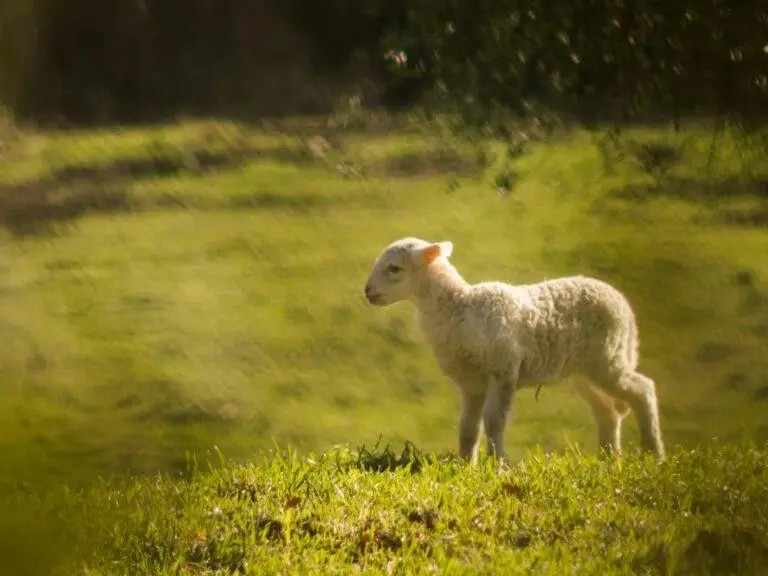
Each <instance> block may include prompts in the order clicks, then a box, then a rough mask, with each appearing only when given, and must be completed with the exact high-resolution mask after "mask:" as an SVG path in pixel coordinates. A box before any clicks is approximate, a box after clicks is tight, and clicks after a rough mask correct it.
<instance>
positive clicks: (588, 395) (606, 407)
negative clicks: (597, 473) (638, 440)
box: [573, 379, 629, 458]
mask: <svg viewBox="0 0 768 576" xmlns="http://www.w3.org/2000/svg"><path fill="white" fill-rule="evenodd" d="M573 387H574V388H575V389H576V390H577V392H578V393H579V394H580V395H581V397H582V398H583V399H584V400H585V401H586V402H587V404H589V407H590V408H591V409H592V416H593V417H594V419H595V423H596V424H597V444H598V450H599V456H600V458H605V457H609V456H611V455H616V456H618V455H620V454H621V421H622V419H623V418H624V416H625V415H626V414H627V413H628V409H629V407H628V406H626V405H623V403H622V402H621V401H617V400H614V399H613V398H611V397H609V396H607V395H606V394H605V393H603V392H601V391H600V390H599V389H598V388H597V387H595V386H594V385H592V384H591V383H590V382H588V381H587V380H583V379H578V380H575V381H574V382H573Z"/></svg>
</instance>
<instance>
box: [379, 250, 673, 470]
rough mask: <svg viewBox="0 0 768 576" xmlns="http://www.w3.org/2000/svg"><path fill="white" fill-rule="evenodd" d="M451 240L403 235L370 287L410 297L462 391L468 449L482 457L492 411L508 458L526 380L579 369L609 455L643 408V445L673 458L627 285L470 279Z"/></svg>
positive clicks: (495, 446)
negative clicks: (643, 368)
mask: <svg viewBox="0 0 768 576" xmlns="http://www.w3.org/2000/svg"><path fill="white" fill-rule="evenodd" d="M452 251H453V244H452V243H451V242H438V243H429V242H426V241H424V240H420V239H418V238H403V239H401V240H398V241H396V242H393V243H392V244H390V245H389V246H388V247H387V248H386V249H385V250H384V251H383V252H382V254H381V255H380V256H379V258H378V259H377V260H376V262H375V264H374V266H373V270H372V272H371V275H370V277H369V279H368V282H367V283H366V286H365V296H366V298H367V299H368V301H369V302H370V303H371V304H373V305H375V306H390V305H392V304H394V303H396V302H399V301H401V300H410V301H411V302H413V303H414V304H415V306H416V319H417V322H418V324H419V327H420V328H421V331H422V332H423V334H424V336H425V338H426V340H427V342H428V343H429V344H430V345H431V346H432V349H433V351H434V354H435V357H436V358H437V361H438V363H439V365H440V368H441V369H442V370H443V372H444V373H445V374H446V375H447V376H449V377H450V378H451V379H452V380H453V381H454V382H455V383H456V385H457V386H458V388H459V391H460V393H461V397H462V412H461V419H460V423H459V455H460V456H461V457H462V458H464V459H465V460H469V461H472V462H475V461H476V457H477V444H478V438H479V434H480V421H481V419H482V421H483V423H484V426H485V432H486V435H487V440H488V447H487V452H488V454H489V455H490V456H496V457H498V458H500V459H506V454H505V451H504V430H505V427H506V423H507V420H508V418H509V413H510V411H511V408H512V405H513V401H514V397H515V393H516V391H517V390H518V389H521V388H529V387H533V386H537V385H541V384H542V383H545V382H554V381H557V380H560V379H563V378H566V377H576V378H574V380H573V384H574V387H575V388H576V390H577V391H578V392H579V393H580V394H581V396H582V397H583V398H584V399H585V400H586V401H587V402H588V403H589V405H590V406H591V408H592V414H593V415H594V418H595V421H596V422H597V429H598V442H599V447H600V449H601V454H602V455H603V456H605V455H610V454H612V453H613V454H619V453H620V451H621V421H622V419H623V418H624V417H625V416H626V415H627V414H628V413H629V412H630V410H634V412H635V416H636V418H637V421H638V424H639V428H640V435H641V439H642V447H643V449H644V450H646V451H652V452H653V453H654V454H655V455H656V456H657V457H658V458H660V459H661V458H663V457H664V445H663V442H662V438H661V429H660V425H659V414H658V405H657V400H656V391H655V385H654V383H653V381H652V380H651V379H650V378H648V377H646V376H644V375H643V374H641V373H639V372H638V371H637V363H638V348H639V341H638V334H637V326H636V323H635V317H634V313H633V311H632V308H631V306H630V305H629V303H628V302H627V300H626V298H625V297H624V296H623V294H622V293H621V292H619V291H618V290H616V289H615V288H613V287H612V286H610V285H608V284H606V283H605V282H602V281H600V280H595V279H592V278H586V277H583V276H574V277H567V278H559V279H555V280H548V281H545V282H541V283H538V284H531V285H524V286H511V285H509V284H505V283H503V282H483V283H480V284H474V285H472V284H469V283H467V282H466V281H465V280H464V279H463V278H462V276H461V275H460V274H459V273H458V271H457V270H456V268H454V266H453V265H452V264H451V263H450V262H449V261H448V258H449V257H450V255H451V253H452Z"/></svg>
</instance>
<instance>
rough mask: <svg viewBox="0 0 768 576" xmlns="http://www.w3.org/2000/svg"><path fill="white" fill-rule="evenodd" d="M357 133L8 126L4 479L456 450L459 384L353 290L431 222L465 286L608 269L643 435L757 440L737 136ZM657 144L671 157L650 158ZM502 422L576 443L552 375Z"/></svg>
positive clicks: (0, 429)
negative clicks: (634, 358)
mask: <svg viewBox="0 0 768 576" xmlns="http://www.w3.org/2000/svg"><path fill="white" fill-rule="evenodd" d="M364 127H365V126H364ZM367 128H368V130H367V133H366V131H360V130H353V129H348V130H342V129H340V128H339V129H337V130H335V131H332V132H331V133H328V132H327V131H326V132H325V134H326V136H327V138H328V142H330V145H331V148H330V150H327V151H325V152H323V150H324V149H321V148H322V147H318V143H317V141H313V140H311V139H310V138H309V137H311V136H314V135H315V134H318V133H320V129H319V128H313V127H312V126H309V125H307V124H306V123H305V124H297V125H296V126H285V127H282V128H281V131H277V130H264V129H259V130H255V129H250V128H248V127H245V126H238V125H234V124H231V123H216V122H199V123H182V124H177V125H167V126H160V127H155V128H126V129H123V130H120V131H106V130H102V131H90V132H89V131H83V132H54V133H22V134H21V135H20V136H19V138H18V140H17V141H16V142H15V144H14V145H13V146H11V147H10V148H9V151H7V152H6V154H5V156H4V158H3V166H2V170H0V182H3V183H4V184H3V186H4V189H3V191H2V194H0V197H2V198H3V202H2V205H1V206H0V215H2V218H3V222H4V227H5V229H4V230H0V234H2V235H3V238H2V244H0V270H2V275H1V276H0V338H2V340H3V342H7V343H8V344H9V345H6V346H4V347H2V348H1V349H0V375H1V376H0V395H2V402H1V403H0V448H1V449H2V451H3V454H4V455H5V461H6V462H7V463H8V464H7V467H6V475H5V479H9V478H10V479H12V480H14V481H15V480H17V479H18V478H20V477H22V478H25V479H29V480H30V481H32V480H34V479H36V478H45V477H48V476H49V475H50V474H55V475H56V476H57V477H59V478H63V477H67V478H70V479H71V480H72V481H76V479H77V478H78V477H84V478H89V477H91V476H92V475H93V474H94V473H111V472H116V473H122V472H125V471H132V472H148V471H149V472H151V471H153V470H169V471H173V470H177V471H178V470H184V469H185V466H186V455H185V454H186V452H187V451H191V452H195V453H196V454H197V457H198V458H202V459H204V458H206V453H207V452H208V451H209V450H210V448H211V446H213V445H217V446H219V447H220V449H221V450H222V451H223V452H224V453H225V454H226V455H227V456H228V457H240V456H242V457H246V458H250V457H251V456H252V455H253V454H254V453H258V452H259V451H260V450H262V449H264V448H270V447H272V446H273V442H275V441H277V442H278V443H280V444H281V445H290V446H294V447H296V448H298V449H301V450H307V449H313V450H321V451H322V450H326V449H329V448H330V447H332V446H334V445H336V444H347V443H352V444H372V443H374V442H376V440H377V438H379V436H381V437H382V441H384V442H395V443H402V442H403V441H405V440H408V441H411V442H414V443H415V444H416V445H418V446H420V447H421V448H423V449H424V450H427V451H435V450H436V451H444V450H448V449H453V448H454V443H455V438H454V436H455V422H456V417H457V410H458V398H457V395H456V394H455V392H454V390H453V388H452V387H451V385H450V384H449V383H448V382H447V381H446V380H445V378H443V376H442V375H441V374H440V373H439V372H438V370H437V368H436V366H435V364H434V362H433V360H432V358H431V356H430V353H429V350H428V349H427V348H426V346H425V345H424V344H423V342H422V340H421V337H420V335H419V334H418V332H417V331H416V328H415V327H414V325H413V322H412V321H411V310H410V308H409V306H408V305H405V304H404V305H400V306H397V307H393V308H391V309H387V310H377V309H373V308H371V307H369V306H367V305H366V304H365V302H364V300H363V298H362V283H363V282H364V280H365V278H366V276H367V274H368V271H369V267H370V265H371V263H372V261H373V259H374V258H375V257H376V255H377V254H378V253H379V251H380V250H381V248H382V247H383V246H384V245H386V244H387V243H388V242H390V241H391V240H392V239H394V238H397V237H401V236H405V235H416V236H421V237H424V238H429V239H449V240H452V241H453V242H454V245H455V250H454V257H453V261H454V262H455V264H456V265H457V267H458V268H459V270H460V271H462V272H463V273H464V274H465V276H466V277H467V278H468V279H470V280H472V281H479V280H486V279H503V280H507V281H512V282H529V281H536V280H540V279H543V278H548V277H553V276H557V275H562V274H571V273H583V274H593V275H596V276H598V277H600V278H603V279H605V280H608V281H610V282H613V283H615V284H616V285H617V286H618V287H619V288H620V289H622V290H623V291H625V292H626V293H627V295H628V297H629V298H630V300H631V301H632V303H633V304H634V306H635V307H636V310H637V315H638V321H639V325H640V331H641V339H642V370H643V371H644V372H646V373H648V374H649V375H651V376H652V377H653V378H654V379H655V380H656V381H657V386H658V391H659V397H660V402H661V414H662V425H663V428H664V433H665V436H666V440H667V443H668V444H669V445H670V446H675V445H682V446H687V447H690V446H693V445H695V444H698V443H702V442H703V443H707V442H709V441H710V439H712V438H713V437H717V438H719V439H721V440H728V439H733V438H739V437H741V435H742V434H744V433H748V434H749V435H751V436H752V437H753V438H755V439H756V440H757V441H759V442H762V441H764V440H765V439H768V425H767V424H766V422H768V418H766V417H767V416H768V393H767V392H766V384H765V383H766V382H767V381H768V373H767V370H768V369H767V368H766V366H767V365H766V363H765V360H764V358H765V354H766V351H767V350H766V342H767V341H768V340H767V339H768V288H766V286H768V261H766V259H765V254H766V251H767V250H768V235H766V233H765V230H764V228H763V227H762V225H763V224H764V220H765V218H764V216H765V214H766V209H767V208H766V195H765V186H766V184H765V182H766V173H768V166H767V165H766V164H765V162H764V160H763V159H761V158H760V157H759V156H757V155H755V154H750V153H749V150H747V149H745V147H744V146H739V145H738V144H739V140H736V139H734V138H733V137H732V135H731V134H729V133H726V134H724V135H722V136H721V137H720V138H719V139H718V140H717V142H716V143H717V147H716V148H715V153H714V154H712V153H711V149H710V144H711V143H712V135H711V133H710V132H708V131H707V130H704V129H699V130H693V129H690V130H687V131H684V132H681V133H674V132H671V131H663V130H660V129H659V130H654V131H651V130H637V131H635V132H632V133H629V134H627V135H626V136H625V140H624V141H625V143H626V142H629V143H634V144H633V145H634V148H631V149H629V148H627V149H628V150H630V152H631V153H629V154H628V155H627V157H626V159H624V160H623V161H622V162H620V163H616V164H612V165H610V166H608V167H606V166H605V165H604V160H603V158H602V157H601V155H600V152H599V147H598V146H597V145H596V144H597V143H599V142H601V141H604V139H603V140H601V137H600V135H599V134H587V133H575V134H568V135H565V136H563V137H560V138H557V139H555V140H554V141H553V142H552V143H551V144H549V145H540V146H535V147H531V148H530V149H527V150H526V151H525V153H523V154H522V155H518V156H517V157H514V158H511V159H510V158H508V157H507V154H506V153H505V151H504V149H503V148H501V147H499V146H496V147H495V148H494V147H489V146H486V147H483V148H477V147H475V146H471V145H469V144H468V143H467V142H464V141H458V140H455V139H451V138H448V137H446V136H445V135H444V134H443V135H441V134H440V133H436V132H434V131H430V130H427V129H426V128H425V127H424V126H422V125H415V126H411V127H410V128H409V129H405V128H403V129H399V130H390V131H386V130H379V129H377V128H376V127H375V126H373V127H371V126H368V127H367ZM654 146H655V147H656V148H659V147H661V148H659V149H660V150H661V151H662V152H663V150H665V148H664V147H668V146H672V147H673V148H672V149H673V150H674V149H679V153H678V154H677V156H675V155H674V154H673V155H672V158H671V160H669V159H667V161H666V164H664V163H661V164H660V165H659V166H660V168H658V167H657V168H654V166H655V165H654V164H653V163H652V162H649V161H648V159H647V156H648V153H649V151H650V152H651V153H653V152H654V150H656V148H654ZM313 148H314V151H313ZM632 151H634V152H632ZM644 151H645V152H644ZM643 152H644V153H645V155H643ZM322 154H325V155H324V156H322V157H321V155H322ZM614 156H615V154H614ZM660 156H661V157H662V160H663V159H664V158H663V155H660ZM505 165H506V166H507V167H508V168H511V169H512V170H513V171H514V172H515V174H516V177H514V178H512V180H513V181H514V182H513V184H512V185H511V190H510V193H509V194H508V195H506V196H504V195H500V194H497V193H496V191H495V190H494V186H493V182H494V178H495V175H496V174H497V172H498V171H499V170H500V169H502V168H503V167H504V166H505ZM662 168H663V169H665V173H664V175H663V176H662V175H660V174H659V173H660V170H661V169H662ZM625 428H626V429H627V433H626V438H627V442H628V446H633V445H636V435H635V425H634V422H633V421H631V419H630V420H629V421H628V422H627V425H626V427H625ZM507 438H508V439H507V443H508V445H509V448H510V451H511V454H512V456H513V457H515V458H518V457H521V456H522V455H523V454H524V453H525V452H526V451H528V450H530V449H532V448H534V447H535V446H536V445H540V446H541V447H542V448H543V449H544V450H545V451H551V450H555V449H561V448H563V447H564V446H566V445H567V444H569V443H580V444H581V445H582V446H583V447H584V449H585V450H587V451H593V450H594V430H593V426H592V422H591V419H590V416H589V412H588V410H587V409H586V407H585V405H584V404H583V402H582V401H581V400H580V399H579V398H578V397H577V396H576V395H575V394H572V393H571V391H570V390H568V388H567V387H565V386H561V387H552V386H548V387H545V388H544V389H543V390H542V392H541V395H540V398H539V401H538V402H536V401H535V400H534V398H533V394H521V395H520V400H519V403H518V405H517V408H516V412H515V418H514V423H513V425H512V427H511V428H510V429H509V431H508V434H507Z"/></svg>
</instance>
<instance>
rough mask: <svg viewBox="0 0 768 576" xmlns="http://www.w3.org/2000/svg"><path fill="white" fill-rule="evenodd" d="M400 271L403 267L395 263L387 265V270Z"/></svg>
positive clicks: (391, 272)
mask: <svg viewBox="0 0 768 576" xmlns="http://www.w3.org/2000/svg"><path fill="white" fill-rule="evenodd" d="M400 271H402V268H400V266H396V265H395V264H390V265H389V266H387V272H389V273H390V274H397V273H398V272H400Z"/></svg>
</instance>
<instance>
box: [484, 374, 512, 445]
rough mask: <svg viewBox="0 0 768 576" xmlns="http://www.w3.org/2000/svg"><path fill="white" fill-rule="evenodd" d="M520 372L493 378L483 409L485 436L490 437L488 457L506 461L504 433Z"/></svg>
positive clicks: (495, 375)
mask: <svg viewBox="0 0 768 576" xmlns="http://www.w3.org/2000/svg"><path fill="white" fill-rule="evenodd" d="M518 374H519V370H518V369H517V368H515V369H514V370H511V371H508V372H504V373H496V374H494V375H493V376H491V380H490V382H489V386H488V395H487V397H486V399H485V406H484V408H483V420H484V424H485V434H486V436H487V437H488V448H487V452H488V456H489V457H494V456H495V457H496V458H498V459H499V460H506V459H507V454H506V452H505V451H504V431H505V430H506V427H507V422H508V420H509V417H510V413H511V411H512V406H513V404H514V401H515V391H516V389H517V380H518Z"/></svg>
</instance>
